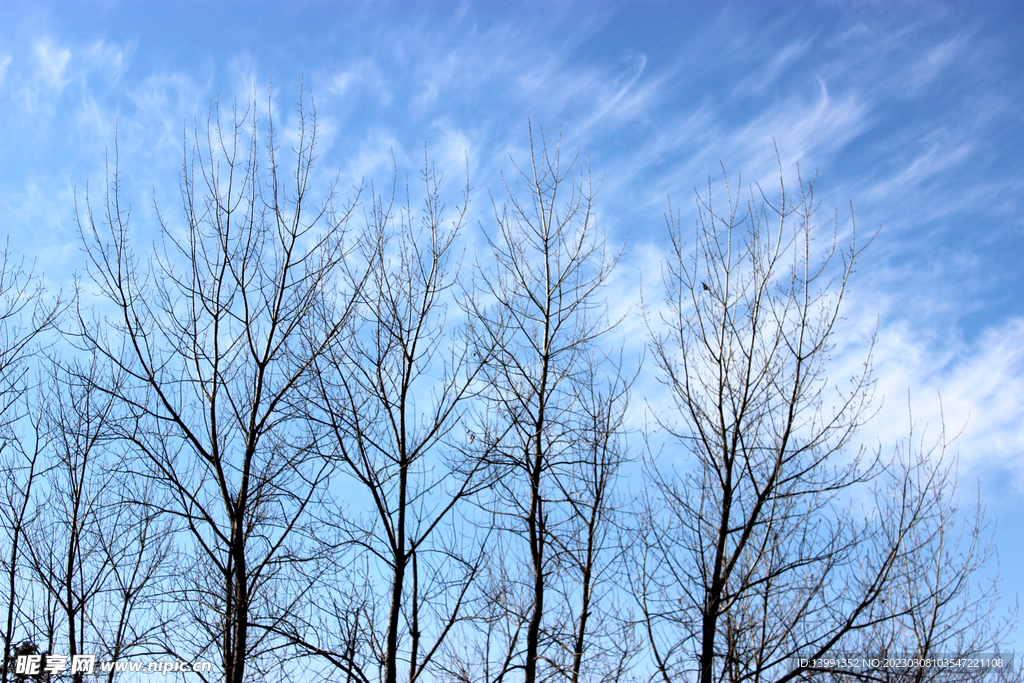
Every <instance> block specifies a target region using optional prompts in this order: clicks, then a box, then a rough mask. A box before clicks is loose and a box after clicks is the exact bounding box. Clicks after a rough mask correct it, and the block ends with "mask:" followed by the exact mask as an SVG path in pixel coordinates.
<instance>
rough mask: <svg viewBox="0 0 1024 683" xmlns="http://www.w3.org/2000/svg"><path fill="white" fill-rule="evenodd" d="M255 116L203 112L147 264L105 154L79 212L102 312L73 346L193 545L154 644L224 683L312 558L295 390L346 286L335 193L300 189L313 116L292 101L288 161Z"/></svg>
mask: <svg viewBox="0 0 1024 683" xmlns="http://www.w3.org/2000/svg"><path fill="white" fill-rule="evenodd" d="M266 115H267V117H268V118H267V123H266V125H265V126H263V125H261V123H260V121H259V119H258V116H257V106H256V104H255V103H251V104H250V106H249V109H247V110H246V111H245V112H241V113H240V112H238V111H233V112H232V114H231V118H230V120H227V121H224V120H222V119H221V111H220V107H219V105H218V106H217V107H215V108H212V109H211V115H210V119H209V120H208V122H207V125H206V130H205V138H204V139H203V140H202V141H201V142H200V139H199V132H198V130H197V131H196V134H195V142H194V146H193V147H192V152H191V154H190V151H189V146H188V145H187V144H186V147H185V155H184V163H183V168H182V176H181V200H182V214H181V220H182V223H183V227H182V228H180V229H179V227H178V224H177V223H175V222H171V221H168V220H165V219H164V217H163V214H162V213H161V212H160V211H159V209H158V210H157V217H158V218H159V226H160V236H161V239H162V246H161V247H159V248H156V249H154V252H153V255H152V256H151V257H150V258H149V259H148V260H141V259H139V258H138V257H137V256H136V255H135V252H134V251H133V249H132V246H131V235H132V233H131V229H130V225H129V218H130V207H128V206H125V204H124V198H123V196H122V194H121V190H120V184H119V183H120V178H119V175H118V173H119V171H118V168H117V165H116V163H115V165H114V169H113V173H112V175H111V176H110V177H109V178H108V185H107V191H106V193H105V198H104V202H103V203H102V205H101V214H100V215H99V216H96V215H95V213H94V210H93V207H92V205H91V203H89V201H88V199H87V202H86V208H85V211H84V213H83V214H81V215H80V218H79V224H80V228H81V234H82V239H83V242H84V244H85V247H86V252H87V255H88V266H89V275H90V276H91V278H92V279H93V281H94V282H95V283H96V285H97V286H98V287H99V290H100V291H101V292H102V295H103V299H104V302H103V304H102V305H103V306H104V307H105V309H109V308H112V309H113V312H112V314H108V315H107V316H106V317H105V318H101V317H100V316H99V315H96V316H95V317H93V318H90V317H89V315H88V314H87V312H86V311H85V310H81V309H80V311H79V323H80V325H79V331H78V333H77V334H78V336H77V343H78V345H79V346H80V347H82V348H83V349H84V350H85V351H87V352H90V353H96V354H98V356H99V358H100V359H101V360H102V361H103V362H105V363H108V364H110V366H111V367H112V368H113V369H112V370H111V371H110V372H109V373H107V376H116V375H123V376H124V382H123V383H100V384H97V386H98V388H99V389H100V390H101V391H104V392H107V393H108V394H109V395H110V396H111V397H112V399H113V400H114V401H115V402H116V403H117V407H118V409H119V410H123V411H124V412H125V413H126V420H125V421H123V422H122V423H121V424H123V425H125V427H124V428H123V429H122V430H121V431H120V434H119V436H120V437H121V438H122V439H124V440H125V441H126V442H128V443H129V444H130V445H131V447H132V448H133V449H134V450H135V452H136V453H137V454H138V458H137V462H138V467H136V468H135V471H134V472H133V473H132V475H133V476H134V477H138V478H140V479H141V480H146V479H152V480H154V481H156V482H158V483H159V485H160V487H161V492H160V493H161V496H162V499H165V500H166V503H164V504H162V506H161V508H160V510H161V512H163V513H164V514H166V515H170V516H171V517H172V518H173V519H174V520H175V522H176V525H177V526H180V527H181V528H182V529H183V530H184V531H185V532H187V534H188V535H189V537H190V539H191V548H182V551H185V554H182V553H178V556H179V557H180V558H181V560H182V561H181V564H180V566H179V567H178V570H179V571H178V572H177V578H178V580H179V584H178V585H177V586H176V590H178V591H180V593H179V598H180V605H181V606H182V607H184V608H185V609H184V610H183V611H184V613H185V615H186V616H187V617H191V619H192V621H191V623H185V624H181V625H180V626H179V628H178V630H177V631H176V632H175V633H173V634H169V635H168V636H167V637H166V640H165V641H164V642H165V647H166V649H167V651H168V652H170V653H173V654H175V655H178V656H181V657H183V658H191V659H195V658H197V657H202V656H203V655H206V654H208V653H210V652H211V650H212V651H213V652H217V653H219V656H220V659H221V662H222V664H223V668H224V680H225V681H229V682H230V683H241V682H242V681H243V680H245V678H246V671H247V670H256V671H259V668H260V666H261V659H260V657H261V654H262V653H266V652H268V651H269V650H270V649H271V648H272V647H274V642H276V641H275V639H276V638H277V637H276V635H274V633H275V630H277V629H279V628H280V624H281V623H282V622H287V620H288V618H289V613H290V610H291V609H292V608H293V606H294V603H295V601H296V600H297V599H298V597H297V596H299V595H301V594H302V593H303V592H304V591H305V590H308V586H307V583H308V580H309V577H308V576H307V575H305V574H304V573H303V568H304V567H308V566H309V563H310V562H312V561H314V560H316V559H317V557H318V553H319V552H320V551H319V550H318V548H319V547H320V546H319V539H318V538H317V532H318V529H317V528H316V525H315V524H314V523H313V518H312V517H311V516H310V515H309V514H308V511H309V509H310V508H311V506H314V505H315V504H316V503H317V501H318V497H319V496H321V495H322V494H323V492H324V491H325V488H326V485H327V483H328V477H329V475H330V474H331V470H332V468H331V466H330V465H329V464H328V463H324V462H323V461H322V460H321V459H320V458H318V457H317V455H316V452H315V449H314V448H313V447H312V446H313V437H312V435H311V431H310V430H309V429H308V426H307V424H306V419H305V417H304V416H305V410H304V407H303V406H302V405H301V401H300V400H299V399H298V396H299V395H300V394H301V393H302V392H301V389H302V387H303V386H304V385H305V384H307V383H309V382H310V381H312V379H313V377H312V372H313V369H314V367H315V364H316V361H317V359H318V358H319V357H320V356H322V355H323V354H324V353H325V351H326V349H328V348H329V346H330V345H331V344H332V343H333V342H335V340H336V338H337V337H338V336H339V335H340V334H342V333H343V331H344V329H345V326H346V322H347V320H348V310H349V306H350V303H349V302H350V299H351V297H352V295H353V292H351V291H348V290H343V289H342V288H341V284H342V283H341V281H340V279H339V277H338V274H339V265H340V264H341V263H342V261H343V259H344V258H345V256H346V254H347V253H348V248H349V247H348V245H347V244H346V242H345V235H346V230H345V226H346V223H347V221H348V217H349V212H350V210H351V205H347V206H346V207H345V208H344V210H342V211H340V212H337V211H336V210H335V208H334V204H333V199H334V190H333V188H331V189H330V190H329V191H328V192H327V194H326V196H325V198H324V199H323V201H322V203H319V204H318V203H316V202H315V201H314V200H313V199H312V198H311V197H310V195H309V193H310V192H311V191H312V187H311V186H312V183H313V175H312V172H313V167H314V161H315V159H316V152H315V149H316V143H317V138H316V133H317V129H316V117H315V111H314V112H313V113H308V112H307V111H306V110H305V109H304V108H303V104H302V102H301V100H300V105H299V110H298V121H297V130H296V131H295V134H296V138H297V141H296V143H295V147H294V148H293V152H294V162H293V166H292V167H291V168H290V169H289V170H287V171H286V170H285V168H284V166H283V165H282V164H283V161H282V159H281V158H280V156H279V150H278V147H277V144H278V143H277V139H276V137H275V134H276V130H275V125H274V120H273V117H272V114H271V112H270V111H269V109H268V111H267V114H266ZM261 149H262V150H263V151H261ZM263 158H265V159H266V164H265V165H262V164H261V159H263ZM137 502H138V503H139V504H152V501H146V500H138V501H137ZM185 558H188V559H185Z"/></svg>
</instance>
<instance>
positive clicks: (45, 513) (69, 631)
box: [29, 358, 172, 683]
mask: <svg viewBox="0 0 1024 683" xmlns="http://www.w3.org/2000/svg"><path fill="white" fill-rule="evenodd" d="M99 370H100V367H99V366H98V364H97V363H96V359H95V358H94V359H93V360H92V363H91V364H90V365H89V366H88V367H81V366H80V365H78V364H77V363H75V362H71V363H61V362H59V361H54V362H53V363H51V364H50V377H49V379H48V381H49V383H50V385H51V386H52V387H53V391H52V393H51V394H50V396H49V400H48V401H47V404H46V406H45V407H44V409H43V415H42V416H43V420H44V424H45V430H46V434H47V439H46V442H47V444H48V446H49V447H48V448H47V452H46V454H45V455H46V457H47V462H48V467H47V471H46V475H45V477H44V482H45V484H46V489H45V499H44V500H41V501H40V502H39V503H38V504H37V509H38V516H37V518H36V520H35V523H34V524H33V526H32V529H31V530H30V540H31V543H30V546H29V557H30V564H31V567H32V570H33V572H34V574H35V576H34V583H35V584H36V585H37V586H38V587H40V588H41V589H42V590H44V591H46V593H47V594H48V595H49V598H50V599H49V601H48V602H49V603H50V604H52V605H53V606H54V607H55V608H56V610H57V611H58V613H59V616H60V618H61V619H60V620H53V625H54V627H55V628H57V629H59V631H58V632H56V633H53V634H48V641H53V644H52V645H51V647H50V649H51V651H54V652H59V653H63V654H65V655H66V656H67V657H68V659H69V661H73V660H74V658H75V657H76V656H77V655H81V654H92V655H95V656H98V657H99V658H100V659H101V661H114V660H117V659H119V658H121V657H122V656H124V655H126V654H129V653H132V652H139V651H140V650H141V651H142V652H146V648H147V647H148V648H154V647H155V643H153V642H151V639H152V637H153V636H154V634H155V633H156V632H157V629H158V627H159V624H160V619H159V617H158V616H157V615H156V613H155V611H154V610H153V609H152V607H153V605H154V603H155V602H156V600H155V599H154V598H155V590H156V589H158V584H159V581H160V580H161V578H163V577H161V576H160V570H161V568H162V565H163V564H164V560H165V559H166V557H167V550H168V547H169V541H170V534H171V532H172V529H171V527H170V526H169V524H167V520H164V519H162V518H158V516H157V514H156V512H155V510H154V507H155V506H153V505H152V504H150V505H141V506H140V505H137V504H133V503H131V502H127V501H126V500H125V497H124V496H122V495H121V494H122V492H123V490H124V489H123V488H122V487H121V486H120V485H118V482H119V480H120V477H118V473H119V472H120V471H122V470H123V467H121V466H120V464H119V463H118V459H119V458H118V453H117V452H116V451H115V449H114V446H115V444H114V437H115V435H116V433H117V430H116V429H115V428H114V427H113V426H112V423H113V422H114V420H116V419H117V415H116V414H115V412H114V411H115V408H116V402H115V400H114V395H113V394H112V393H101V392H100V391H98V390H97V389H96V386H97V378H96V376H95V374H96V373H97V372H98V371H99ZM118 384H119V382H118V381H117V380H116V379H115V380H114V381H112V382H110V383H109V386H117V385H118ZM150 488H152V486H151V483H150V482H146V481H140V482H137V483H136V486H135V487H134V490H132V491H131V494H132V495H131V496H130V497H129V500H147V498H148V496H147V494H149V493H151V492H150V491H147V489H150ZM152 502H153V501H150V503H152ZM58 638H59V640H58ZM113 673H114V672H113V671H111V672H110V674H109V678H111V679H112V676H113ZM71 676H72V680H74V681H76V683H77V682H79V681H81V680H83V672H82V671H73V672H72V674H71Z"/></svg>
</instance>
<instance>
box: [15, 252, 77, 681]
mask: <svg viewBox="0 0 1024 683" xmlns="http://www.w3.org/2000/svg"><path fill="white" fill-rule="evenodd" d="M62 309H63V304H62V302H61V299H60V297H59V296H58V297H56V298H55V299H54V300H52V301H50V300H48V299H47V297H46V290H45V287H44V285H43V280H42V278H41V277H36V276H35V274H34V273H33V272H32V270H31V269H29V270H25V268H24V264H23V263H20V262H15V261H14V260H13V258H12V256H11V254H10V250H9V248H5V249H4V250H3V252H2V253H0V471H2V473H3V475H2V480H0V481H2V486H3V491H2V495H3V500H2V503H0V504H2V505H3V512H2V514H0V519H2V520H3V529H4V532H5V535H6V539H5V544H4V551H5V552H4V553H3V556H2V559H0V563H2V564H0V566H2V567H3V575H4V581H3V584H4V585H3V589H2V590H3V592H4V602H3V610H4V624H3V648H4V650H3V660H2V662H0V681H2V683H7V680H8V673H9V671H8V668H9V667H8V665H9V662H10V659H11V655H12V648H13V647H14V643H15V638H16V637H17V636H16V633H18V631H19V627H22V626H25V625H26V621H25V616H26V615H25V614H24V613H23V611H22V602H23V601H24V600H27V597H28V596H26V595H25V593H24V592H23V591H20V586H19V579H18V577H19V572H20V568H21V563H22V559H23V555H24V546H23V544H24V543H25V534H26V530H27V528H28V525H29V522H30V520H31V519H32V517H33V516H34V514H35V501H34V496H35V495H36V494H35V491H34V489H36V488H38V487H37V482H38V480H39V479H40V478H41V476H42V472H43V470H44V469H45V465H46V464H45V462H44V458H42V457H41V454H42V452H43V451H44V450H45V448H46V435H45V429H44V428H43V426H42V407H43V405H44V401H43V398H42V394H41V393H40V392H38V391H33V387H34V386H36V384H35V383H34V382H33V381H32V380H31V379H30V378H32V377H33V368H32V363H31V360H32V358H33V357H34V356H35V355H36V353H37V351H38V350H39V346H40V344H39V342H40V340H41V339H42V337H41V335H43V334H44V333H45V332H47V331H48V330H50V329H52V328H53V326H54V324H55V323H56V321H57V319H58V317H59V316H60V314H61V311H62Z"/></svg>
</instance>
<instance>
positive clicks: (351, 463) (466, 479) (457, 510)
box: [309, 159, 490, 683]
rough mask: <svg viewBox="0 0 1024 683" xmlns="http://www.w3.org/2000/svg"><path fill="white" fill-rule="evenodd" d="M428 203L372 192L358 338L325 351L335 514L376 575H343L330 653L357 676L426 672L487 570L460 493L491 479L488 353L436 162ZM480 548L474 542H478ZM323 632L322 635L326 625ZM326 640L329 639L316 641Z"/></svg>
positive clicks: (324, 444)
mask: <svg viewBox="0 0 1024 683" xmlns="http://www.w3.org/2000/svg"><path fill="white" fill-rule="evenodd" d="M421 180H422V189H423V191H424V199H423V205H422V207H421V208H419V209H414V207H413V205H412V201H411V199H410V193H409V189H408V187H406V199H405V203H404V205H398V206H396V203H395V193H394V189H392V191H391V195H390V198H387V197H381V196H377V195H374V196H373V197H372V200H371V204H370V205H369V207H368V210H367V211H366V222H367V224H368V225H369V229H368V232H369V233H370V234H372V235H374V237H375V239H374V240H373V241H372V242H371V241H369V240H368V241H367V242H366V243H365V244H364V253H363V254H362V257H361V258H360V259H358V261H359V262H363V263H369V264H371V265H370V271H369V276H368V277H366V282H365V284H364V286H363V287H362V288H361V289H360V290H359V295H358V297H357V299H356V302H357V307H356V314H355V316H354V319H353V327H354V332H353V334H352V335H351V336H349V337H346V338H344V339H339V340H337V343H334V344H332V345H330V347H329V349H328V350H327V353H325V354H324V355H323V357H321V358H319V359H317V361H316V364H315V365H316V373H315V374H316V378H317V381H316V387H315V393H314V395H312V396H311V397H310V399H309V402H310V404H311V405H314V406H316V407H315V409H314V413H315V414H316V415H319V416H321V417H320V424H321V427H322V436H321V443H320V448H321V450H322V452H323V453H324V455H325V457H327V458H328V459H329V460H331V461H334V462H337V463H338V464H339V465H340V466H341V468H342V470H343V471H344V472H345V473H346V477H345V479H342V480H339V482H338V483H339V485H340V486H341V489H340V490H339V494H341V495H342V496H343V499H344V503H345V505H344V508H343V510H344V512H339V514H337V515H335V516H334V519H335V520H338V521H337V522H336V524H337V526H338V527H339V538H340V541H339V543H340V544H341V551H342V553H341V557H342V560H343V562H344V564H345V565H346V566H351V565H355V566H359V567H365V568H366V571H367V573H368V574H369V575H370V576H374V577H376V576H379V577H380V580H379V582H377V581H374V582H370V581H357V582H347V581H342V582H339V583H340V584H341V587H339V586H333V587H332V588H331V592H332V593H334V594H335V596H336V595H337V593H338V592H339V591H340V592H345V591H352V593H351V594H350V595H349V596H348V598H347V599H346V600H345V601H344V602H343V603H342V605H341V606H340V609H338V610H336V612H337V614H336V615H335V616H336V619H335V623H336V624H337V630H338V631H339V632H340V633H338V634H337V635H338V636H340V638H339V642H337V643H336V644H335V646H334V647H333V648H330V649H329V652H330V661H331V662H332V663H334V665H335V666H336V667H337V668H340V669H342V670H343V671H344V672H345V673H346V675H348V676H350V677H352V678H353V679H354V680H360V681H368V680H373V679H376V678H378V677H379V678H380V679H382V680H383V681H385V682H386V683H394V682H395V681H397V680H398V678H399V676H400V673H399V668H402V669H404V670H405V671H406V672H407V673H406V675H407V677H408V678H407V680H409V681H415V680H417V679H418V678H419V677H420V676H421V675H422V674H423V673H424V671H426V670H428V667H430V666H431V663H432V661H433V660H434V658H435V656H436V654H437V652H438V651H439V649H440V648H441V646H442V644H443V641H444V639H445V638H446V637H447V636H448V634H449V633H450V631H451V629H452V627H453V626H454V625H455V624H456V623H457V622H458V620H459V619H461V618H462V611H463V607H464V604H465V598H466V593H467V591H468V589H469V587H470V585H471V583H472V581H473V580H474V578H475V577H476V576H477V575H478V574H479V571H480V566H481V563H482V557H483V556H482V553H481V550H480V546H481V542H480V541H479V540H475V539H473V538H472V534H469V535H468V538H467V537H466V536H467V535H466V534H464V533H459V531H458V529H459V528H460V527H465V526H466V525H465V521H464V518H463V513H462V510H461V507H462V504H463V503H464V502H465V501H466V500H467V499H468V498H469V497H471V496H472V495H474V494H475V493H476V492H477V491H478V490H479V488H480V487H482V486H484V485H485V483H486V482H485V480H484V477H483V476H482V475H483V472H482V470H483V467H482V464H481V463H482V462H483V460H482V459H481V458H480V457H478V456H477V455H476V454H475V452H476V451H477V447H478V446H481V445H483V444H485V443H487V442H488V441H489V439H488V438H487V436H486V435H483V434H481V435H480V438H479V440H478V438H477V431H478V429H479V420H478V419H477V417H476V411H475V410H474V409H473V407H472V401H471V399H473V398H474V395H475V389H474V385H475V384H476V380H477V375H478V373H479V372H480V371H481V368H482V367H483V365H484V364H485V363H487V362H488V360H489V357H490V353H489V352H488V351H486V350H484V351H483V353H482V354H481V353H480V349H479V348H477V347H474V346H473V345H472V344H471V342H470V338H469V335H468V333H467V325H468V322H467V321H466V319H465V316H459V315H456V316H453V317H454V318H455V320H454V321H452V320H450V319H449V317H448V314H449V309H450V308H451V309H453V310H454V312H455V313H456V314H458V313H460V311H459V309H458V304H457V298H456V296H457V294H458V290H457V289H456V282H457V279H458V274H459V262H458V259H459V255H458V249H459V248H460V247H459V242H458V240H459V237H460V233H461V231H462V228H463V222H464V219H465V215H466V211H467V208H468V201H469V186H468V179H467V185H466V188H465V195H464V197H463V201H462V203H461V205H459V206H457V207H454V209H453V210H451V211H450V214H449V213H448V211H447V209H446V206H445V204H444V202H443V200H442V198H441V178H440V177H439V176H438V175H437V174H436V172H435V171H434V168H433V167H432V166H431V165H430V163H429V160H428V159H425V165H424V170H423V173H422V177H421ZM474 548H475V550H474ZM315 631H316V630H315V629H313V630H312V633H313V637H316V638H317V640H318V641H319V642H322V641H324V640H325V638H324V637H323V634H320V635H319V636H317V634H316V633H315ZM313 649H314V650H315V651H318V652H319V651H324V650H326V649H327V648H325V647H324V646H323V645H316V647H315V648H313Z"/></svg>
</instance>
